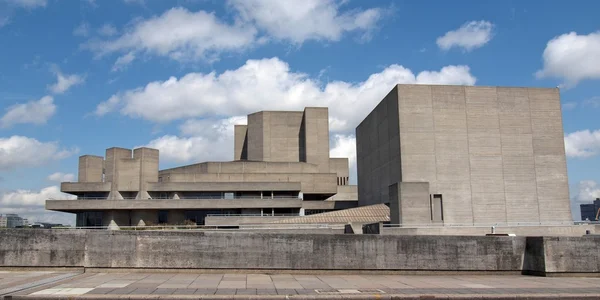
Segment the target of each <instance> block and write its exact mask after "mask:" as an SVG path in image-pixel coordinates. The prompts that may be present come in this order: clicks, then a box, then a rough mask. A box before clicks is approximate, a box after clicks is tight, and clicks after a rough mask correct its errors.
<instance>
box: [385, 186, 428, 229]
mask: <svg viewBox="0 0 600 300" xmlns="http://www.w3.org/2000/svg"><path fill="white" fill-rule="evenodd" d="M429 202H430V201H429V183H428V182H399V183H394V184H392V185H390V223H391V224H428V223H431V205H430V203H429Z"/></svg>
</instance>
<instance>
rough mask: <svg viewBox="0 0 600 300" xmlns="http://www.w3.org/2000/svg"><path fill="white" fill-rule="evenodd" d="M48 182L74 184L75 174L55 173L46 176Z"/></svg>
mask: <svg viewBox="0 0 600 300" xmlns="http://www.w3.org/2000/svg"><path fill="white" fill-rule="evenodd" d="M48 180H50V181H54V182H74V181H75V174H72V173H61V172H56V173H52V174H50V175H49V176H48Z"/></svg>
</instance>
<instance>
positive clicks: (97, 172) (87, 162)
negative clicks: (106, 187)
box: [77, 155, 104, 182]
mask: <svg viewBox="0 0 600 300" xmlns="http://www.w3.org/2000/svg"><path fill="white" fill-rule="evenodd" d="M78 171H79V172H78V174H77V181H78V182H102V174H104V157H102V156H95V155H83V156H80V157H79V170H78Z"/></svg>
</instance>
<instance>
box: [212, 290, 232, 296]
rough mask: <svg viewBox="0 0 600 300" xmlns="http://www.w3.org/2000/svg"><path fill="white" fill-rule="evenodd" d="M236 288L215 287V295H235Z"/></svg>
mask: <svg viewBox="0 0 600 300" xmlns="http://www.w3.org/2000/svg"><path fill="white" fill-rule="evenodd" d="M236 291H237V290H236V289H217V291H216V292H215V295H235V292H236Z"/></svg>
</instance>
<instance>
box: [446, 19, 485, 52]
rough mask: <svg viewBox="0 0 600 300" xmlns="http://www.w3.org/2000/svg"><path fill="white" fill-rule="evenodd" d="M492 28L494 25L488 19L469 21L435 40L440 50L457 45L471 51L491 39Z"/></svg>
mask: <svg viewBox="0 0 600 300" xmlns="http://www.w3.org/2000/svg"><path fill="white" fill-rule="evenodd" d="M493 28H494V25H493V24H492V23H490V22H488V21H471V22H467V23H465V24H463V25H462V26H461V27H460V28H458V29H456V30H452V31H448V32H446V34H444V35H443V36H441V37H438V38H437V41H436V42H437V45H438V47H440V48H441V49H442V50H449V49H451V48H453V47H457V48H462V49H464V50H465V51H471V50H473V49H476V48H479V47H482V46H483V45H485V44H487V43H488V42H489V41H490V40H491V39H492V36H493Z"/></svg>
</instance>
